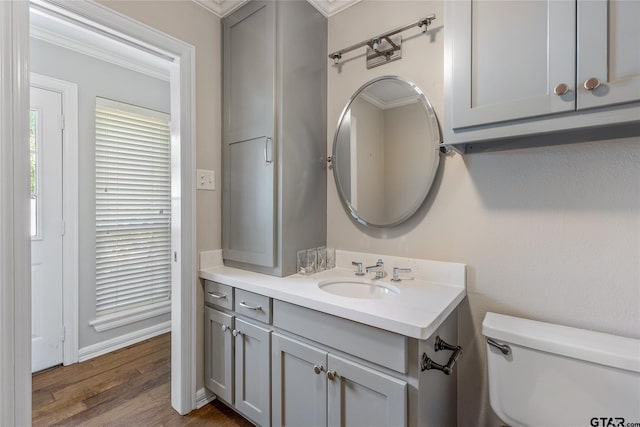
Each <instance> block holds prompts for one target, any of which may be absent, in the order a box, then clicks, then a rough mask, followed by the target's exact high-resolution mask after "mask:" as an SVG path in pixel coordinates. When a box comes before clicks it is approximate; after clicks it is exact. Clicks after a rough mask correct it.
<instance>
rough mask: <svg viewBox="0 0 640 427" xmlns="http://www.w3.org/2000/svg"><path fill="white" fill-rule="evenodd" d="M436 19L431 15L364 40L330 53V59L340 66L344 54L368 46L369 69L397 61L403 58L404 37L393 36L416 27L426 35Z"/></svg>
mask: <svg viewBox="0 0 640 427" xmlns="http://www.w3.org/2000/svg"><path fill="white" fill-rule="evenodd" d="M435 19H436V15H435V14H433V15H429V16H427V17H426V18H422V19H420V20H418V21H417V22H414V23H411V24H408V25H405V26H403V27H400V28H396V29H395V30H391V31H387V32H386V33H383V34H380V35H379V36H375V37H372V38H370V39H369V40H364V41H361V42H360V43H356V44H354V45H353V46H349V47H347V48H345V49H340V50H337V51H335V52H333V53H330V54H329V58H331V59H333V64H334V65H339V64H340V60H341V59H342V55H343V54H345V53H347V52H351V51H352V50H355V49H358V48H360V47H363V46H367V68H373V67H377V66H378V65H382V64H386V63H388V62H391V61H395V60H396V59H400V58H402V37H401V36H396V37H392V36H395V35H396V34H399V33H401V32H403V31H406V30H408V29H410V28H413V27H416V26H417V27H418V28H420V30H421V31H422V33H426V32H427V29H428V28H429V25H431V21H434V20H435Z"/></svg>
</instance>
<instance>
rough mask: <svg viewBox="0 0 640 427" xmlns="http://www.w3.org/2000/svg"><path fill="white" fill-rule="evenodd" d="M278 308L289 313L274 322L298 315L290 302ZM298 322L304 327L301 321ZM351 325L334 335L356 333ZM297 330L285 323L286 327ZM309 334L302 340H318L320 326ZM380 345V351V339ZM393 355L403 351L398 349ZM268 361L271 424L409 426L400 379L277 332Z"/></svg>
mask: <svg viewBox="0 0 640 427" xmlns="http://www.w3.org/2000/svg"><path fill="white" fill-rule="evenodd" d="M276 305H277V307H275V308H276V309H283V310H285V311H289V313H287V314H285V315H284V317H280V315H279V313H278V311H276V312H275V314H276V315H277V318H276V321H277V322H285V321H286V322H288V321H291V320H292V319H291V315H293V316H295V315H296V314H297V313H298V312H299V311H298V309H297V308H295V307H294V306H290V305H288V304H280V303H279V302H277V304H276ZM289 309H291V310H289ZM303 310H304V309H303ZM306 312H307V313H309V314H313V313H314V312H312V311H306ZM319 314H320V315H321V316H322V314H321V313H319ZM326 318H327V319H328V318H329V317H326ZM278 319H279V320H278ZM300 320H301V319H300ZM313 320H317V319H313ZM279 324H280V325H282V326H284V324H283V323H279ZM297 324H298V325H300V324H301V325H302V327H303V328H306V326H305V325H304V322H297ZM350 325H351V323H349V322H344V321H342V326H343V329H342V330H335V333H334V335H344V336H350V335H351V332H354V331H350V328H349V326H350ZM295 328H296V325H294V324H289V325H288V329H295ZM345 331H346V332H345ZM308 332H309V333H306V334H305V335H306V336H312V337H314V338H316V337H322V335H323V332H324V331H323V329H322V327H321V326H320V327H318V328H313V329H309V330H308ZM358 332H362V331H358ZM380 332H381V331H380ZM365 334H366V335H369V338H372V339H378V338H382V337H384V334H380V335H378V331H374V330H368V331H367V332H365ZM329 339H330V338H329ZM378 342H380V344H381V348H384V346H385V343H384V338H383V339H381V340H380V341H378ZM396 351H398V352H399V353H404V349H403V347H402V346H397V347H396ZM404 358H406V357H404ZM272 359H273V364H272V398H273V405H272V411H273V425H274V426H275V425H295V426H389V427H391V426H406V425H407V422H408V420H407V407H408V386H407V382H406V381H404V380H401V379H398V378H394V377H392V376H391V375H387V374H385V373H383V372H381V371H380V370H376V369H372V368H370V367H367V366H365V364H363V363H358V362H356V361H355V360H350V359H347V358H344V357H341V356H339V355H336V354H333V352H332V350H330V349H328V350H325V349H323V348H320V347H316V346H314V345H313V344H307V343H304V342H301V341H299V340H297V339H294V338H290V337H288V336H284V335H281V334H278V333H274V334H273V349H272Z"/></svg>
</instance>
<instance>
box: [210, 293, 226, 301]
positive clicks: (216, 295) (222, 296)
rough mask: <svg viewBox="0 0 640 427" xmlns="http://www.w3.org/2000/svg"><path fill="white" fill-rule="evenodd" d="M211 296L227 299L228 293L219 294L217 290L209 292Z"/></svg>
mask: <svg viewBox="0 0 640 427" xmlns="http://www.w3.org/2000/svg"><path fill="white" fill-rule="evenodd" d="M208 294H209V296H211V297H213V298H216V299H225V298H226V297H227V294H219V293H217V292H208Z"/></svg>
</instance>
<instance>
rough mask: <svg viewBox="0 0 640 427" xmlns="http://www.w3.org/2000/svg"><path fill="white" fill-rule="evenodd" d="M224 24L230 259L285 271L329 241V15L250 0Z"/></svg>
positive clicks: (225, 239) (295, 4)
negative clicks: (299, 253)
mask: <svg viewBox="0 0 640 427" xmlns="http://www.w3.org/2000/svg"><path fill="white" fill-rule="evenodd" d="M222 31H223V78H222V80H223V123H222V125H223V132H222V142H223V143H222V151H223V153H222V154H223V155H222V159H223V161H222V245H223V258H224V260H225V264H226V265H231V266H234V267H239V268H244V269H249V270H254V271H258V272H261V273H266V274H271V275H276V276H286V275H289V274H293V273H295V271H296V251H298V250H299V249H307V248H312V247H317V246H322V245H324V244H325V243H326V131H327V129H326V73H327V57H326V55H325V54H323V52H324V53H326V51H327V47H326V43H327V41H326V39H327V36H326V35H327V22H326V18H325V17H324V16H322V14H321V13H320V12H318V11H317V10H316V9H315V8H314V7H313V6H311V5H310V4H309V3H308V2H305V1H251V2H248V3H247V4H245V5H244V6H242V7H241V8H239V9H238V10H237V11H235V12H233V13H232V14H231V15H229V16H227V17H225V18H224V19H223V20H222Z"/></svg>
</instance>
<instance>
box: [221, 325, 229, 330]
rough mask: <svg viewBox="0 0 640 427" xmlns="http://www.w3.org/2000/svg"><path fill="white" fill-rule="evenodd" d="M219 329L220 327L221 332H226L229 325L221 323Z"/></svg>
mask: <svg viewBox="0 0 640 427" xmlns="http://www.w3.org/2000/svg"><path fill="white" fill-rule="evenodd" d="M220 329H222V332H227V330H228V329H229V327H228V326H227V325H222V327H221V328H220Z"/></svg>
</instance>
